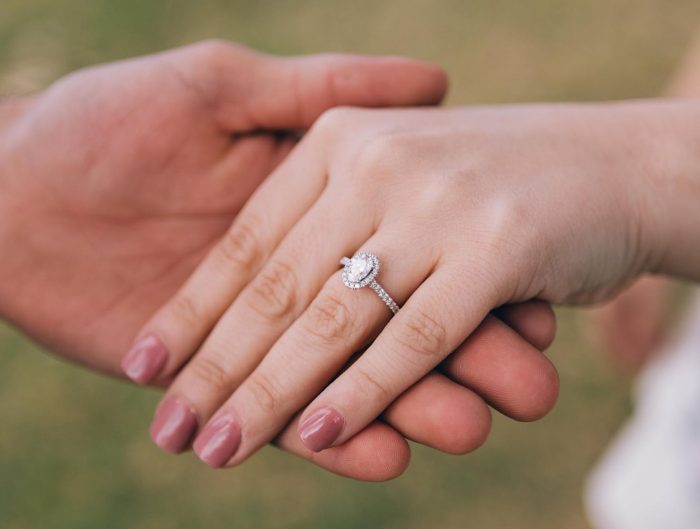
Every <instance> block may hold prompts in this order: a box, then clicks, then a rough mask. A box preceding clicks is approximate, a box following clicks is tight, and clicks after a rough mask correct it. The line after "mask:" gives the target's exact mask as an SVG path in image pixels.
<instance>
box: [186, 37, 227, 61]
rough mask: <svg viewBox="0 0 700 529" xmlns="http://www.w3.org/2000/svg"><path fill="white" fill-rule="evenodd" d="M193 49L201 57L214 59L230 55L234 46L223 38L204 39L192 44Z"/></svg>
mask: <svg viewBox="0 0 700 529" xmlns="http://www.w3.org/2000/svg"><path fill="white" fill-rule="evenodd" d="M192 48H193V49H194V51H195V52H196V53H198V54H200V55H201V56H202V57H204V58H206V59H210V60H214V61H218V60H219V59H221V58H224V57H225V58H228V57H230V55H231V53H232V52H233V51H234V50H235V49H236V47H235V46H234V45H233V44H232V43H230V42H228V41H226V40H224V39H216V38H212V39H205V40H202V41H200V42H197V43H195V44H193V45H192Z"/></svg>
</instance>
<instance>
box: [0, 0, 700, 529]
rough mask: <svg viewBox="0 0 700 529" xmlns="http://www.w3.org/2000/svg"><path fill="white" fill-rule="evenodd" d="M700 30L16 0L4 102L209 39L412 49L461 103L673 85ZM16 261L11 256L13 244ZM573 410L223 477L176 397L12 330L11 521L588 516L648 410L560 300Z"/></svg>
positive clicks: (269, 4) (310, 522)
mask: <svg viewBox="0 0 700 529" xmlns="http://www.w3.org/2000/svg"><path fill="white" fill-rule="evenodd" d="M696 24H700V4H698V3H697V2H696V1H694V0H673V1H669V0H588V1H584V0H578V1H574V0H529V1H528V0H478V1H476V0H474V1H458V0H403V1H400V0H374V1H369V0H355V1H346V2H336V1H311V0H304V1H283V0H277V1H272V0H258V1H252V0H249V1H229V2H226V1H223V0H202V1H198V2H195V1H191V0H190V1H185V0H154V1H149V0H2V2H1V3H0V95H9V94H17V93H25V92H29V91H33V90H36V89H39V88H41V87H43V86H45V85H46V84H47V83H49V82H51V81H52V80H53V79H55V78H57V77H59V76H60V75H62V74H64V73H66V72H68V71H70V70H72V69H75V68H78V67H83V66H86V65H90V64H94V63H99V62H103V61H109V60H114V59H119V58H122V57H127V56H130V55H135V54H143V53H148V52H152V51H157V50H161V49H164V48H168V47H172V46H176V45H180V44H184V43H188V42H192V41H195V40H199V39H202V38H208V37H223V38H228V39H233V40H236V41H239V42H242V43H245V44H247V45H250V46H253V47H257V48H260V49H263V50H266V51H269V52H275V53H282V54H297V53H312V52H318V51H354V52H369V53H391V54H405V55H413V56H417V57H421V58H424V59H429V60H433V61H435V62H438V63H440V64H441V65H443V66H444V67H445V68H447V69H448V71H449V72H450V73H451V76H452V89H451V93H450V98H449V103H450V104H467V103H477V102H478V103H501V102H517V101H532V100H597V99H610V98H627V97H644V96H654V95H656V94H657V93H659V92H660V91H662V90H663V87H664V85H665V83H666V81H667V79H668V77H669V75H670V74H671V73H672V71H673V69H674V67H675V66H676V64H677V61H678V59H679V57H680V55H681V53H682V51H683V49H684V47H685V46H686V45H687V43H688V40H689V38H690V36H691V34H692V32H693V30H694V28H695V26H696ZM0 258H1V256H0ZM560 321H561V332H560V336H559V338H558V340H557V342H556V343H555V345H554V347H553V348H552V350H551V353H550V354H551V356H552V358H553V359H554V360H555V362H556V363H557V365H558V367H559V368H560V370H561V374H562V396H561V401H560V403H559V405H558V407H557V408H556V410H555V411H554V412H553V413H552V414H551V415H550V416H549V417H548V418H546V419H545V420H543V421H541V422H539V423H536V424H516V423H513V422H510V421H507V420H504V419H497V420H496V422H495V426H494V431H493V434H492V437H491V439H490V440H489V442H488V444H487V445H486V447H484V448H483V449H482V450H480V451H478V452H477V453H475V454H472V455H468V456H463V457H453V456H447V455H442V454H439V453H436V452H433V451H430V450H427V449H423V448H420V447H418V448H416V449H415V451H414V459H413V463H412V466H411V468H410V469H409V470H408V471H407V472H406V474H405V475H404V476H402V477H401V478H399V479H397V480H394V481H392V482H389V483H383V484H366V483H360V482H353V481H349V480H345V479H342V478H338V477H336V476H333V475H331V474H328V473H326V472H324V471H322V470H319V469H317V468H315V467H312V466H311V465H309V464H307V463H305V462H302V461H300V460H297V459H295V458H292V457H290V456H288V455H286V454H283V453H281V452H279V451H277V450H275V449H270V448H268V449H265V450H264V451H263V452H262V453H261V454H260V455H258V456H257V457H255V458H254V459H253V460H251V461H250V462H248V463H246V464H245V465H244V466H242V467H240V468H237V469H233V470H228V471H223V472H215V471H211V470H208V469H206V468H205V467H204V466H203V465H201V464H199V463H198V462H197V461H195V460H194V458H192V457H191V456H183V457H180V458H174V457H172V456H167V455H164V454H162V453H160V452H159V451H157V450H156V449H155V448H154V447H153V446H152V445H151V444H150V442H149V440H148V436H147V434H146V430H147V426H148V424H149V420H150V417H151V412H152V409H153V407H154V405H155V403H156V401H157V397H158V396H157V394H156V393H153V392H148V391H143V390H139V389H135V388H133V387H130V386H128V385H127V384H124V383H120V382H116V381H113V380H106V379H104V378H103V377H100V376H96V375H92V374H87V373H85V372H82V371H80V370H79V369H76V368H75V367H72V366H69V365H66V364H63V363H61V362H59V361H57V360H55V359H53V358H51V357H49V356H46V355H45V354H43V353H42V352H41V351H39V350H38V349H37V348H36V347H35V346H33V345H31V344H30V343H28V342H27V341H25V340H24V339H22V338H21V337H19V336H18V335H16V334H15V333H14V332H13V331H11V330H10V329H4V328H0V528H2V529H53V528H61V529H63V528H66V529H67V528H70V529H80V528H100V529H110V528H125V527H129V528H133V529H159V528H168V529H170V528H173V529H176V528H192V527H204V528H208V529H217V528H223V527H226V528H229V527H235V528H237V529H238V528H249V527H250V528H255V529H268V528H270V529H272V528H338V529H343V528H356V527H362V528H372V529H375V528H387V529H388V528H406V529H412V528H446V529H449V528H467V527H469V528H471V527H474V528H483V529H492V528H508V529H511V528H514V529H548V528H552V529H554V528H556V529H578V528H585V527H587V525H586V522H585V518H584V515H583V513H582V509H581V505H580V503H581V502H580V492H581V485H582V481H583V479H584V476H585V473H586V471H587V469H588V468H589V467H590V465H591V464H592V463H593V461H594V460H595V458H596V456H597V455H598V454H599V453H600V451H601V449H602V447H603V446H604V445H605V443H606V441H607V440H608V439H609V438H610V436H611V435H612V434H613V433H614V431H615V429H616V427H617V426H618V425H619V423H620V421H621V420H622V418H623V417H624V416H625V414H626V413H627V412H628V411H629V402H628V397H627V391H628V387H627V385H626V384H625V383H624V382H623V381H621V380H619V379H617V378H615V377H614V376H613V375H612V374H611V373H609V371H608V370H607V369H606V368H605V366H604V364H603V363H602V362H601V361H600V359H599V358H598V357H597V355H596V354H595V351H593V350H592V347H591V346H590V345H588V344H587V342H586V340H585V339H584V338H583V336H584V333H582V331H581V328H580V326H579V325H578V324H577V322H576V319H575V318H574V314H573V313H572V312H570V311H568V310H564V311H560Z"/></svg>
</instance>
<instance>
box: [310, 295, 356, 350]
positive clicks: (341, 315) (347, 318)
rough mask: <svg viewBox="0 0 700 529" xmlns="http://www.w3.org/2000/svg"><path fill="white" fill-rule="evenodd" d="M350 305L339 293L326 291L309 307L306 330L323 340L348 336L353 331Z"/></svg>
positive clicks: (330, 340) (331, 340)
mask: <svg viewBox="0 0 700 529" xmlns="http://www.w3.org/2000/svg"><path fill="white" fill-rule="evenodd" d="M351 314H352V313H351V311H350V307H348V305H347V303H346V302H345V301H344V300H343V299H341V298H340V297H339V296H338V295H337V294H330V293H326V294H323V295H322V296H321V297H320V298H319V299H317V300H316V301H315V302H314V303H312V304H311V306H310V307H309V311H308V315H307V318H306V325H305V331H306V332H307V333H308V334H311V335H312V336H315V337H316V338H317V339H319V340H320V341H322V342H335V341H336V340H338V339H339V338H347V336H348V334H349V333H350V332H351V331H352V325H353V319H352V317H351Z"/></svg>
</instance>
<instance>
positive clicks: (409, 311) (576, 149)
mask: <svg viewBox="0 0 700 529" xmlns="http://www.w3.org/2000/svg"><path fill="white" fill-rule="evenodd" d="M698 118H700V104H698V103H697V102H695V101H683V100H678V101H639V102H631V103H617V104H591V105H523V106H514V107H502V108H455V109H441V110H435V109H421V110H403V109H402V110H361V109H352V108H346V109H334V110H331V111H329V112H327V113H326V114H325V115H324V116H322V117H321V118H320V120H319V121H318V122H317V123H316V125H315V126H314V127H313V128H312V130H311V131H310V133H309V134H308V135H307V136H306V137H305V138H304V140H303V141H302V142H301V144H300V145H299V146H298V147H297V148H296V150H295V151H294V152H293V153H292V154H291V155H290V157H289V158H287V159H286V160H285V162H284V163H283V164H281V165H280V167H278V168H277V169H276V170H275V172H274V173H273V174H272V175H271V177H270V178H269V179H268V180H267V181H266V182H265V183H264V184H262V186H261V187H260V188H259V189H258V190H257V191H256V193H255V194H254V196H253V197H252V198H251V200H250V201H249V202H248V203H247V204H246V206H245V207H244V209H243V211H242V212H241V214H240V215H239V217H238V218H237V219H236V221H235V222H234V223H233V225H232V227H231V234H232V235H231V237H233V238H234V239H235V238H236V237H238V236H239V234H241V233H243V234H247V233H249V226H251V225H255V226H260V225H264V228H263V229H262V230H260V231H259V232H258V234H257V236H256V237H255V238H254V239H253V240H251V241H250V245H249V246H247V247H246V251H245V252H244V253H242V254H241V255H240V258H239V260H238V261H239V262H238V268H237V269H236V270H235V271H234V272H233V275H236V276H237V275H239V274H243V275H250V276H252V277H250V280H249V281H246V282H245V284H236V285H235V286H234V287H231V283H230V280H229V279H227V277H228V276H226V275H225V274H224V275H223V277H222V274H221V273H219V272H217V271H216V270H215V269H213V268H212V267H213V263H214V262H215V259H213V258H212V259H207V260H205V261H204V262H203V264H202V265H201V266H200V267H199V268H198V270H197V271H196V272H195V273H194V274H193V276H192V277H191V278H190V279H189V280H188V282H187V283H186V284H185V286H184V287H183V288H182V289H181V290H180V291H179V292H178V294H177V295H176V296H175V297H174V298H173V299H172V300H171V301H170V302H169V303H168V304H166V305H165V306H164V307H163V308H162V309H161V310H160V311H158V312H157V313H156V315H155V316H154V318H153V319H152V320H151V321H150V322H149V323H148V324H147V325H146V326H145V327H144V329H143V330H142V332H141V336H150V335H154V336H159V337H161V338H162V339H164V340H165V343H164V344H163V345H164V347H165V348H166V349H167V350H169V351H177V353H176V354H172V352H171V353H170V357H169V359H168V361H167V363H166V364H165V365H166V367H165V373H166V374H167V373H171V372H172V371H173V370H174V369H178V368H180V366H182V365H183V364H185V363H186V365H185V367H184V368H183V369H182V370H181V371H180V373H179V374H178V376H177V377H176V379H175V380H174V382H173V384H172V385H171V386H170V388H169V390H168V393H167V396H166V399H178V400H179V401H180V402H186V403H188V406H190V407H191V409H192V410H194V413H196V414H198V417H200V419H204V420H205V421H207V425H206V426H205V427H204V428H203V429H202V430H201V431H200V433H199V435H198V437H197V439H196V440H195V442H194V448H195V451H196V452H197V453H198V455H199V456H200V458H202V459H203V460H204V461H205V462H206V463H208V464H210V465H212V466H227V465H236V464H239V463H241V462H242V461H244V460H245V459H246V458H248V457H249V456H250V455H251V454H253V453H254V452H255V451H256V450H257V449H259V448H260V447H261V446H262V445H264V444H265V443H267V442H269V440H270V439H272V438H274V437H275V436H276V435H277V432H278V431H280V429H281V428H283V427H284V425H286V424H288V423H289V421H290V419H292V418H293V417H295V416H296V415H297V414H298V412H299V410H302V414H301V419H300V421H299V426H298V434H299V436H300V438H301V439H302V440H303V441H304V443H305V444H306V446H307V447H308V448H310V449H312V450H316V451H323V450H325V449H327V448H329V447H333V446H337V445H339V444H342V443H344V442H347V441H348V440H349V439H351V438H352V437H353V436H354V435H356V434H357V433H358V432H360V431H362V429H363V428H365V427H366V426H367V425H368V424H370V423H371V422H372V421H373V420H375V419H376V417H378V416H379V415H380V414H381V413H382V412H383V410H385V409H387V407H389V406H391V403H392V402H393V401H394V400H395V399H396V398H398V397H399V396H400V395H402V394H403V392H404V391H406V390H407V389H408V388H410V387H411V385H412V384H414V383H415V382H417V381H418V380H420V379H421V378H422V377H423V376H425V374H426V373H428V372H429V371H430V370H432V369H435V368H436V366H438V365H447V366H451V365H452V366H453V365H454V363H455V362H452V361H450V360H448V361H447V362H446V364H445V360H446V359H447V358H448V355H449V354H450V352H451V351H453V350H454V349H455V348H456V347H458V346H459V344H460V343H463V342H464V340H465V339H467V338H468V337H469V336H470V334H471V333H472V332H473V331H474V330H475V329H476V328H477V326H478V325H479V323H480V322H481V321H482V320H483V319H484V318H485V317H486V316H487V315H488V314H489V311H491V310H492V309H493V308H494V307H498V306H501V305H504V304H507V303H514V302H522V301H527V300H531V299H542V300H546V301H548V302H551V303H567V304H590V303H595V302H600V301H603V300H606V299H610V298H611V297H612V296H613V295H614V294H615V293H617V292H619V291H620V290H622V289H623V288H625V287H626V286H627V285H629V284H630V283H631V281H633V280H634V278H636V277H638V276H639V275H640V274H643V273H654V274H668V275H675V276H682V277H687V278H692V279H698V278H700V249H698V247H697V244H695V240H696V237H697V233H700V217H698V215H697V204H698V202H699V201H700V175H699V173H700V127H698V125H697V123H698V122H699V120H698ZM280 197H284V199H281V198H280ZM272 212H274V214H272ZM358 212H361V213H362V214H358ZM358 250H362V251H370V252H373V253H376V254H378V255H379V256H380V258H381V259H382V263H383V264H382V267H383V272H382V274H381V277H380V279H381V282H382V283H383V285H384V287H385V288H386V289H387V291H388V292H390V293H391V294H392V295H393V297H394V298H395V299H396V300H397V301H398V302H399V303H400V304H401V305H403V308H402V309H401V311H400V312H399V313H398V315H396V316H395V317H394V318H392V319H391V320H390V319H389V313H388V311H387V307H386V306H384V305H383V304H382V302H381V301H380V300H379V299H378V298H377V297H376V295H375V294H374V293H373V292H371V291H369V290H367V289H364V290H360V291H350V290H348V289H346V287H345V286H344V285H343V284H342V282H341V281H340V277H339V275H340V272H339V270H338V265H337V263H338V258H339V256H343V255H352V254H353V253H354V252H356V251H358ZM213 251H214V252H216V249H214V250H213ZM258 268H259V271H257V270H258ZM253 270H255V272H253ZM182 299H185V300H187V301H186V302H187V304H188V305H190V306H194V307H196V310H195V311H194V312H195V313H196V314H199V315H207V316H208V318H211V319H207V318H203V319H202V322H201V323H200V325H199V329H205V328H206V329H209V328H212V326H213V328H212V330H211V332H210V333H209V334H208V336H207V338H206V340H204V342H203V344H202V345H201V346H199V342H200V341H201V340H202V338H203V336H204V335H205V334H206V332H202V333H193V334H192V335H188V334H187V333H183V332H182V331H183V330H187V331H191V330H192V327H191V326H190V327H187V328H184V327H182V326H181V325H179V321H178V318H177V315H176V314H175V312H174V307H177V306H178V305H179V304H182ZM222 307H226V309H225V310H224V311H223V312H222V311H221V310H220V309H221V308H222ZM216 320H218V322H216V324H215V321H216ZM385 325H386V326H385ZM241 336H244V337H246V336H249V337H251V339H250V340H243V341H240V342H238V344H237V347H236V350H235V353H231V350H230V347H227V344H228V345H229V346H230V344H231V341H230V340H231V339H232V337H241ZM195 344H197V346H195ZM365 344H369V347H368V349H367V350H366V351H365V352H363V354H362V355H361V356H359V358H358V359H357V360H356V361H355V362H354V363H353V364H352V365H351V366H350V367H349V368H348V369H347V370H345V371H344V372H343V373H342V374H340V375H339V376H337V378H336V374H337V372H338V370H339V369H340V368H341V367H343V366H344V365H345V363H346V362H347V361H348V359H349V358H350V357H351V356H352V354H353V353H354V352H355V351H356V350H357V349H358V348H360V347H361V346H363V345H365ZM230 354H235V362H234V361H233V360H232V358H234V357H232V356H229V355H230ZM212 366H215V367H212ZM212 370H215V371H216V372H217V374H218V378H217V384H215V385H211V384H210V383H209V381H208V380H207V379H206V377H205V376H202V375H203V374H205V373H209V372H211V371H212ZM477 371H478V370H477ZM492 374H493V373H491V375H492ZM478 389H479V391H480V392H481V394H483V395H485V396H486V398H487V399H488V400H490V401H492V402H493V401H495V398H494V397H495V396H494V395H491V394H489V392H488V391H489V388H488V387H479V388H478ZM499 404H500V405H501V406H502V407H505V405H506V404H507V403H506V402H501V403H499Z"/></svg>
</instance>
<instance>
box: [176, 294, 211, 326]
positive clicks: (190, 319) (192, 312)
mask: <svg viewBox="0 0 700 529" xmlns="http://www.w3.org/2000/svg"><path fill="white" fill-rule="evenodd" d="M172 311H173V314H174V315H175V318H176V319H177V320H178V321H179V322H181V323H182V324H184V325H186V326H187V327H189V328H196V327H199V326H200V325H201V324H202V323H203V322H205V321H206V319H205V315H204V311H203V310H202V309H201V308H200V307H199V306H198V305H197V303H196V302H195V301H194V299H193V298H192V297H191V296H189V295H188V294H184V293H183V294H179V295H178V296H176V297H175V299H174V300H173V304H172Z"/></svg>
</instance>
